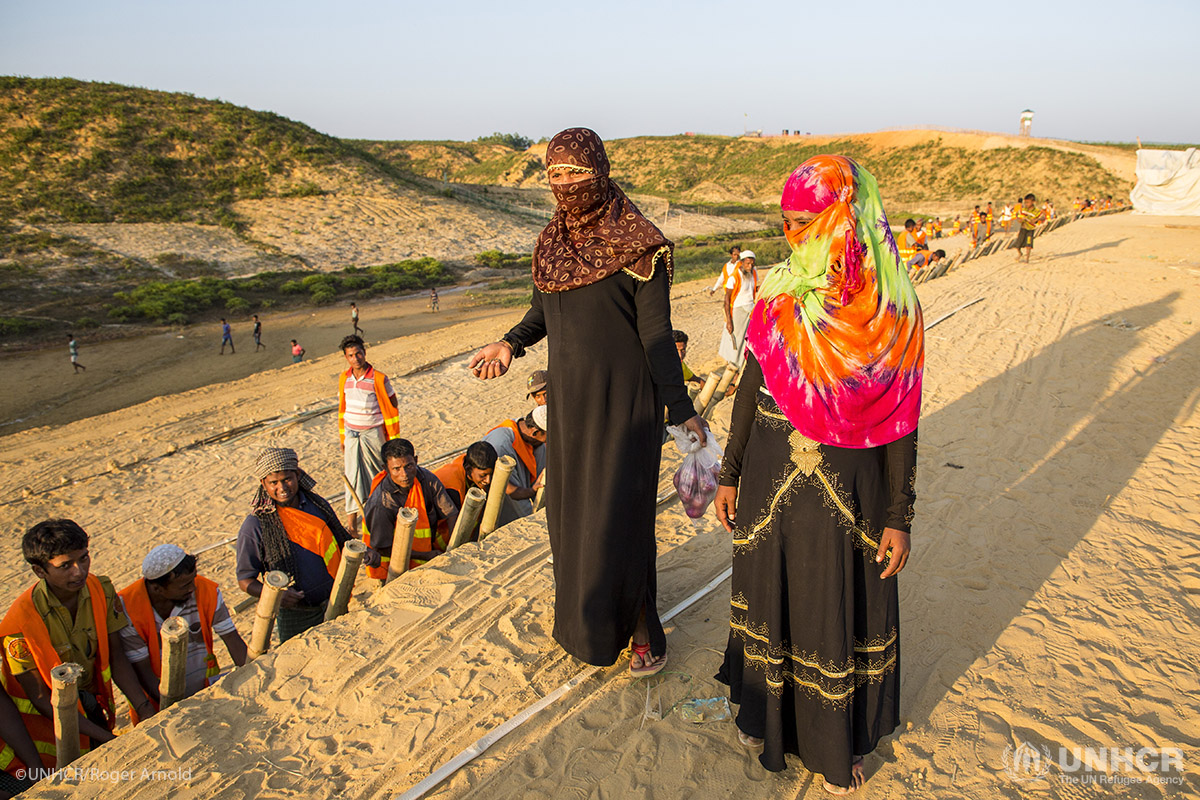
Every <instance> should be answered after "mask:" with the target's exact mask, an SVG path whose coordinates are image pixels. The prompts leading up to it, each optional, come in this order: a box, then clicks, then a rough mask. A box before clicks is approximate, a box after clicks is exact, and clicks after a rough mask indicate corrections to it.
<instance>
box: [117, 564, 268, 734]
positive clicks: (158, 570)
mask: <svg viewBox="0 0 1200 800" xmlns="http://www.w3.org/2000/svg"><path fill="white" fill-rule="evenodd" d="M120 595H121V600H122V602H123V603H124V604H125V613H126V614H128V615H129V621H130V623H131V624H130V625H129V626H127V627H125V628H123V629H122V630H121V643H122V644H123V645H124V646H125V655H126V656H127V657H128V658H129V661H130V662H131V663H132V664H133V669H134V671H135V672H136V673H137V676H138V680H139V681H140V682H141V684H142V688H143V689H145V690H146V694H148V695H149V696H150V698H151V699H152V700H153V701H154V703H155V705H156V706H157V704H158V702H159V696H158V682H159V678H160V677H161V676H162V643H161V640H160V638H159V630H160V629H161V628H162V624H163V622H165V621H166V620H168V619H170V618H171V617H183V618H184V620H186V621H187V623H188V629H189V632H188V646H187V677H186V680H185V685H184V693H185V696H187V697H190V696H191V695H193V694H195V693H196V692H198V691H200V690H201V689H203V688H204V687H205V686H208V685H209V683H211V682H212V681H213V679H215V678H216V676H217V675H218V674H220V666H219V665H218V663H217V656H216V651H215V647H214V639H213V634H216V635H217V636H220V637H221V641H223V642H224V643H225V649H226V650H228V651H229V656H230V658H232V659H233V663H234V664H236V665H237V666H239V667H240V666H242V665H243V664H245V663H246V643H245V642H244V641H243V640H242V637H241V636H240V635H239V634H238V632H237V628H235V627H234V625H233V620H232V619H230V617H229V609H228V608H227V607H226V606H225V598H224V597H223V596H222V594H221V590H220V589H218V588H217V584H215V583H214V582H212V581H211V580H209V579H208V578H205V577H204V576H203V575H197V574H196V557H195V556H193V555H189V554H187V553H185V552H184V550H183V548H182V547H180V546H179V545H177V544H160V545H158V546H157V547H155V548H154V549H153V550H151V551H150V552H149V553H148V554H147V555H146V558H145V559H144V560H143V561H142V577H141V578H139V579H137V580H135V581H134V582H133V583H131V584H129V585H128V586H126V587H125V588H124V589H122V590H121V591H120ZM131 716H132V718H133V722H134V724H135V725H136V724H137V722H138V716H137V714H136V713H133V714H131Z"/></svg>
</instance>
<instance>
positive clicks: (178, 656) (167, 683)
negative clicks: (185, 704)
mask: <svg viewBox="0 0 1200 800" xmlns="http://www.w3.org/2000/svg"><path fill="white" fill-rule="evenodd" d="M161 633H162V675H161V676H160V677H159V679H158V696H159V698H160V700H159V708H167V707H168V706H173V705H175V704H176V703H178V702H179V701H180V700H182V699H183V696H184V693H185V692H186V691H187V646H188V624H187V620H185V619H184V618H183V617H171V618H169V619H168V620H167V621H166V622H164V623H163V624H162V631H161Z"/></svg>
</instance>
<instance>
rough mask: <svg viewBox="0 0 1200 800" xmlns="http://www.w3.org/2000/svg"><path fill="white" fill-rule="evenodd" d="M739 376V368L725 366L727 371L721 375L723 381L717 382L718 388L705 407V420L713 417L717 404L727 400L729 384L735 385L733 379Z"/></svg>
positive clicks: (731, 365) (729, 365)
mask: <svg viewBox="0 0 1200 800" xmlns="http://www.w3.org/2000/svg"><path fill="white" fill-rule="evenodd" d="M737 374H738V371H737V367H735V366H734V365H733V364H726V365H725V371H724V372H723V373H721V380H719V381H717V388H716V389H715V390H713V394H712V397H711V398H709V401H708V405H706V406H705V407H704V414H703V415H702V416H703V417H704V418H705V419H708V418H709V417H710V416H712V412H713V409H714V408H716V407H717V403H719V402H721V401H722V400H724V399H725V392H726V391H727V390H728V389H729V384H731V383H733V379H734V378H736V377H737Z"/></svg>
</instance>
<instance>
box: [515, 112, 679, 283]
mask: <svg viewBox="0 0 1200 800" xmlns="http://www.w3.org/2000/svg"><path fill="white" fill-rule="evenodd" d="M556 166H557V167H563V166H566V167H569V168H570V169H571V170H572V171H573V172H584V173H588V174H590V175H591V177H590V178H588V179H586V180H582V181H579V182H577V183H570V184H559V185H554V184H551V186H550V188H551V190H552V191H553V192H554V199H555V200H557V201H558V206H557V207H556V208H555V209H554V216H553V217H551V218H550V223H549V224H548V225H547V226H546V228H545V230H543V231H542V232H541V234H540V235H539V236H538V239H537V244H536V245H535V247H534V250H533V282H534V283H535V284H536V285H537V287H538V289H540V290H541V291H543V292H565V291H567V290H568V289H576V288H578V287H580V286H588V285H589V284H593V283H595V282H597V281H599V280H603V279H604V278H607V277H608V276H609V275H612V274H613V273H615V272H620V271H621V270H624V271H626V272H628V273H629V274H630V275H632V276H633V277H635V278H637V279H638V280H643V281H648V280H650V278H652V277H653V276H654V268H655V264H656V263H658V262H662V264H663V266H664V267H665V268H666V270H667V280H668V281H670V280H671V277H672V272H673V269H674V265H673V263H672V257H671V248H672V244H671V242H670V241H668V240H667V237H665V236H663V233H662V231H660V230H659V229H658V228H657V226H655V224H654V223H653V222H651V221H650V220H648V219H646V218H645V217H644V216H642V212H641V211H638V208H637V206H635V205H634V204H633V201H632V200H630V199H629V198H628V197H626V196H625V193H624V192H623V191H621V187H619V186H617V184H616V183H614V182H613V181H612V179H611V178H609V177H608V155H607V154H606V153H605V152H604V142H602V141H601V140H600V137H599V136H597V135H596V132H595V131H592V130H589V129H587V128H567V129H566V130H565V131H563V132H562V133H559V134H558V135H557V136H555V137H554V138H553V139H551V140H550V145H549V147H547V149H546V169H547V170H550V169H552V168H553V167H556Z"/></svg>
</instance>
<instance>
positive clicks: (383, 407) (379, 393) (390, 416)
mask: <svg viewBox="0 0 1200 800" xmlns="http://www.w3.org/2000/svg"><path fill="white" fill-rule="evenodd" d="M371 371H372V372H373V373H374V376H375V399H376V400H378V401H379V410H380V411H382V412H383V429H384V430H385V431H386V432H387V438H389V439H395V438H396V437H397V436H399V435H400V409H398V408H397V407H396V406H394V405H392V401H391V400H389V399H388V394H387V389H385V388H384V385H383V382H384V381H385V380H386V379H387V376H386V375H384V374H383V373H382V372H380V371H379V370H377V369H375V368H374V367H371ZM353 372H354V370H352V369H348V370H346V371H345V372H343V373H342V374H341V375H340V376H339V377H338V437H339V438H340V439H341V441H342V443H343V444H345V442H346V378H348V377H350V375H351V374H353Z"/></svg>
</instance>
